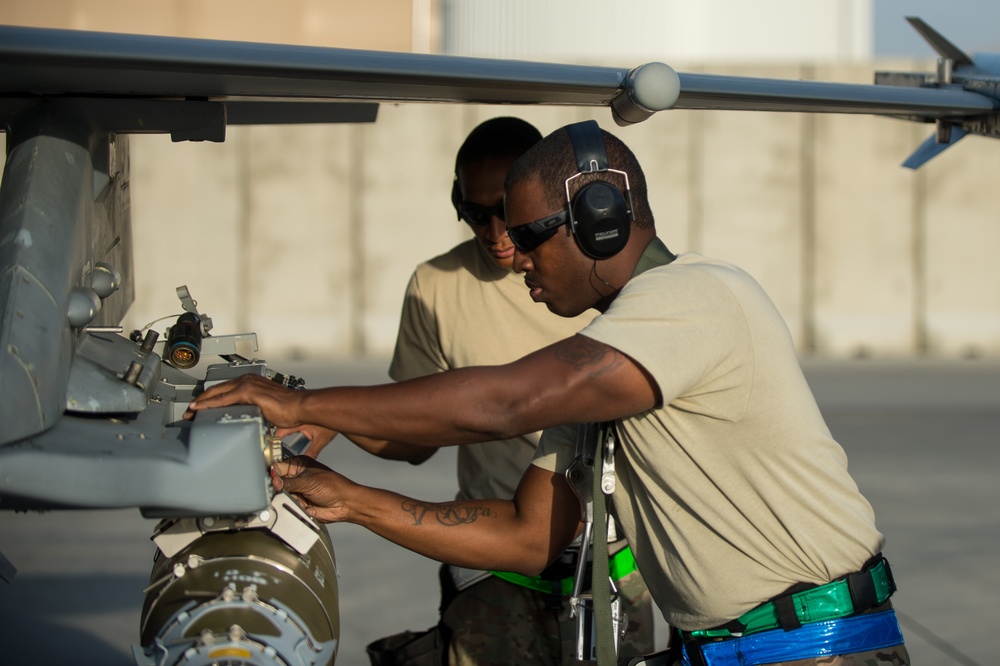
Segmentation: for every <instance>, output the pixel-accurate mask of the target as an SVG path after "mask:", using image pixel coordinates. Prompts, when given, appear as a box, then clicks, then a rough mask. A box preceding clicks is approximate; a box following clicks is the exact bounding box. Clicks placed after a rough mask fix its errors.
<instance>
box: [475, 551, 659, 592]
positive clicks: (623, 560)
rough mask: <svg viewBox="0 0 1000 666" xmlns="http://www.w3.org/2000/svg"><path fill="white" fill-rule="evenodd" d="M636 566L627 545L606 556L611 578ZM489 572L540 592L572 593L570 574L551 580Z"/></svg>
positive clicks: (631, 570) (620, 577)
mask: <svg viewBox="0 0 1000 666" xmlns="http://www.w3.org/2000/svg"><path fill="white" fill-rule="evenodd" d="M638 568H639V567H638V566H637V565H636V563H635V556H634V555H633V554H632V549H631V548H629V547H628V546H625V547H624V548H622V549H621V550H619V551H618V552H617V553H615V554H614V555H612V556H611V557H609V558H608V570H609V572H610V574H611V580H614V581H618V580H621V579H622V578H624V577H625V576H627V575H629V574H630V573H632V572H633V571H635V570H637V569H638ZM490 573H491V574H493V575H494V576H496V577H497V578H499V579H500V580H505V581H507V582H508V583H514V584H515V585H520V586H521V587H526V588H528V589H529V590H534V591H535V592H541V593H542V594H558V595H560V596H564V597H568V596H569V595H571V594H573V577H572V576H569V577H567V578H561V579H559V580H553V579H551V578H542V577H541V576H524V575H521V574H519V573H514V572H513V571H490Z"/></svg>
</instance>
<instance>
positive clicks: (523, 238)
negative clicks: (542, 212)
mask: <svg viewBox="0 0 1000 666" xmlns="http://www.w3.org/2000/svg"><path fill="white" fill-rule="evenodd" d="M568 222H569V213H568V212H566V211H562V212H560V213H556V214H555V215H552V216H550V217H543V218H542V219H540V220H535V221H534V222H529V223H528V224H522V225H521V226H519V227H508V228H507V235H508V236H509V237H510V242H511V243H513V244H514V247H516V248H517V249H518V250H520V251H521V252H531V251H532V250H534V249H535V248H536V247H538V246H539V245H541V244H542V243H544V242H545V241H547V240H548V239H550V238H552V237H553V236H555V234H556V229H558V228H559V227H561V226H562V225H564V224H566V223H568Z"/></svg>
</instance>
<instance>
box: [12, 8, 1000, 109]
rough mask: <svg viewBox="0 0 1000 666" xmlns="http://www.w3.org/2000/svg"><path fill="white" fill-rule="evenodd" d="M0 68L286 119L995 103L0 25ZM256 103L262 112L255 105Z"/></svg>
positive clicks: (935, 91)
mask: <svg viewBox="0 0 1000 666" xmlns="http://www.w3.org/2000/svg"><path fill="white" fill-rule="evenodd" d="M0 67H2V69H0V94H3V95H14V96H23V95H25V94H26V93H31V94H32V95H59V96H88V97H89V96H103V97H113V98H123V97H124V98H135V99H143V98H144V99H150V98H160V99H187V100H209V101H221V102H227V103H231V104H233V106H232V107H231V108H237V107H236V104H235V103H236V102H237V101H238V100H242V101H241V102H240V103H241V104H243V105H244V106H243V108H244V109H246V110H247V114H248V116H247V118H246V119H245V120H244V118H242V117H241V116H240V114H238V113H237V114H230V115H231V117H230V118H229V119H228V122H230V123H238V122H241V121H244V122H255V123H262V122H295V121H294V120H288V119H285V120H283V119H282V118H283V116H284V115H285V114H287V117H289V118H291V117H293V116H294V113H295V112H294V111H293V110H294V108H295V107H296V106H301V105H303V104H306V105H308V104H310V103H316V102H331V101H341V102H352V103H359V102H364V101H369V102H378V101H407V102H453V103H454V102H466V103H485V104H568V105H580V106H608V105H610V106H612V109H613V112H614V114H615V117H616V120H617V121H618V122H619V123H622V124H624V123H628V122H636V121H638V120H642V119H644V118H646V117H648V116H649V115H650V114H651V113H652V112H656V111H661V110H665V109H667V108H678V109H732V110H744V111H801V112H829V113H867V114H879V115H894V116H906V117H913V118H918V119H922V120H928V121H929V120H936V119H939V118H941V119H949V120H953V121H960V120H961V119H963V118H967V117H973V116H982V115H985V114H992V113H996V110H997V108H998V104H997V100H996V96H995V95H990V94H986V92H987V91H983V90H977V91H975V92H973V91H970V90H966V89H964V88H963V87H962V86H961V85H939V84H936V83H934V82H929V83H928V82H926V81H925V82H924V85H922V86H920V87H914V86H912V84H911V85H907V86H899V85H874V84H872V85H856V84H840V83H826V82H816V81H797V80H780V79H761V78H753V77H736V76H719V75H713V74H685V73H680V74H675V73H674V72H673V71H672V70H671V69H670V68H669V67H667V66H665V65H662V64H661V63H648V64H646V65H642V66H639V67H623V68H615V67H598V66H582V65H568V64H551V63H537V62H526V61H513V60H495V59H485V58H468V57H459V56H444V55H425V54H412V53H391V52H377V51H360V50H350V49H336V48H321V47H308V46H285V45H279V44H258V43H247V42H227V41H213V40H202V39H183V38H173V37H153V36H140V35H125V34H112V33H97V32H80V31H70V30H48V29H37V28H19V27H9V26H7V27H0ZM276 100H281V101H283V102H284V103H286V104H288V106H282V105H279V104H275V103H274V102H275V101H276ZM255 104H263V105H265V106H261V111H264V110H266V112H260V111H258V112H255V113H253V114H252V115H251V114H250V111H251V110H252V109H253V106H254V105H255ZM307 108H308V106H307ZM313 113H314V114H316V115H314V116H313V117H315V118H321V117H322V115H321V113H322V112H321V111H319V110H318V109H315V108H314V110H313ZM320 122H322V121H321V120H320ZM327 122H330V121H327Z"/></svg>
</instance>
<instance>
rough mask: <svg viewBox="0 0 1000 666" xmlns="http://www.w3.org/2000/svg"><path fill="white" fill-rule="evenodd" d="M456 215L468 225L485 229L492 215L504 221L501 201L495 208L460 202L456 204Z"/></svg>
mask: <svg viewBox="0 0 1000 666" xmlns="http://www.w3.org/2000/svg"><path fill="white" fill-rule="evenodd" d="M458 215H459V217H461V218H462V219H463V220H465V221H466V222H468V223H469V224H474V225H476V226H477V227H485V226H486V225H487V224H489V223H490V219H491V218H492V217H493V216H494V215H496V216H497V217H499V218H500V219H501V220H503V219H504V216H503V201H501V202H500V203H498V204H497V205H495V206H480V205H479V204H476V203H472V202H470V201H462V202H459V204H458Z"/></svg>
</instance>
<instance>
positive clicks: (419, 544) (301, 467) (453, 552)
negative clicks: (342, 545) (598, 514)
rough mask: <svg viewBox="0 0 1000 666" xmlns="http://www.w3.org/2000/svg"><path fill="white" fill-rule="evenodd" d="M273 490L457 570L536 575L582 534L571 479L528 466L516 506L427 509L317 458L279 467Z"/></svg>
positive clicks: (497, 503) (324, 517)
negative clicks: (350, 477)
mask: <svg viewBox="0 0 1000 666" xmlns="http://www.w3.org/2000/svg"><path fill="white" fill-rule="evenodd" d="M274 471H275V477H274V486H275V488H276V489H278V490H284V491H286V492H288V493H290V494H291V495H292V496H293V497H294V498H295V499H296V501H298V502H299V504H301V505H302V506H303V507H304V508H305V509H306V511H307V512H308V513H309V514H310V515H312V516H314V517H315V518H316V519H317V520H320V521H323V522H351V523H355V524H358V525H361V526H363V527H366V528H368V529H369V530H371V531H372V532H374V533H376V534H379V535H380V536H382V537H385V538H386V539H389V540H390V541H393V542H395V543H397V544H399V545H401V546H403V547H405V548H408V549H410V550H413V551H415V552H417V553H420V554H422V555H425V556H427V557H431V558H433V559H436V560H439V561H441V562H446V563H448V564H457V565H459V566H465V567H471V568H475V569H497V570H502V571H516V572H519V573H523V574H525V575H535V574H537V573H538V572H540V571H541V570H542V569H543V568H545V566H546V565H547V564H548V563H549V562H551V561H552V560H553V559H554V558H555V557H556V556H557V555H558V554H559V553H560V552H562V550H563V549H564V548H565V547H566V546H567V545H568V544H569V542H570V541H572V540H573V538H574V537H575V536H576V534H577V532H578V531H579V527H580V525H579V519H580V507H579V503H578V502H577V499H576V496H575V495H574V494H573V492H572V490H571V489H570V487H569V485H568V484H567V483H566V480H565V479H564V478H563V477H562V476H560V475H557V474H553V473H551V472H548V471H545V470H543V469H541V468H538V467H535V466H533V465H532V466H530V467H529V469H528V470H527V471H526V472H525V474H524V477H523V478H522V479H521V483H520V485H519V486H518V488H517V492H516V493H515V495H514V499H513V500H477V501H456V502H439V503H433V502H421V501H418V500H414V499H410V498H408V497H403V496H402V495H399V494H397V493H393V492H390V491H387V490H380V489H377V488H370V487H367V486H362V485H359V484H356V483H353V482H352V481H350V480H348V479H347V478H345V477H344V476H342V475H340V474H338V473H337V472H334V471H333V470H331V469H329V468H327V467H325V466H324V465H323V464H322V463H319V462H316V461H315V460H313V459H311V458H306V457H302V456H300V457H298V458H293V459H291V460H289V461H287V462H282V463H277V464H276V465H275V466H274Z"/></svg>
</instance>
